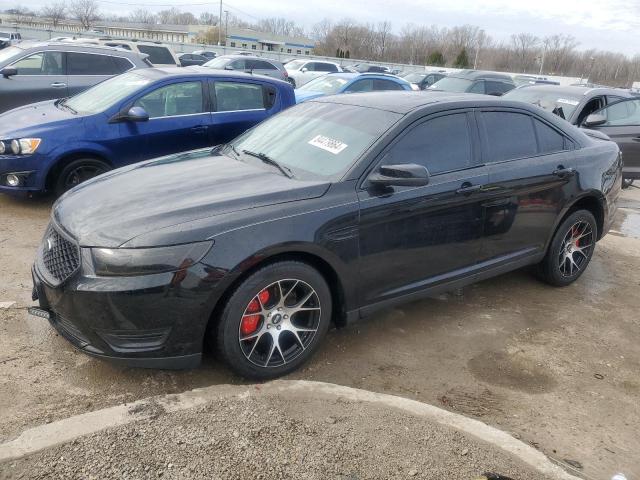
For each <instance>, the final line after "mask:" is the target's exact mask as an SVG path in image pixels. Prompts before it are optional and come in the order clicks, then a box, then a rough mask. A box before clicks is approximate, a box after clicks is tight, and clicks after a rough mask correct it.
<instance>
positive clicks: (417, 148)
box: [384, 113, 474, 175]
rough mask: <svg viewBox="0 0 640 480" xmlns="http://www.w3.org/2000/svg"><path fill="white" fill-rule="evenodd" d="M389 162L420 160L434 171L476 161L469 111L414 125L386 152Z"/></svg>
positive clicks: (386, 161)
mask: <svg viewBox="0 0 640 480" xmlns="http://www.w3.org/2000/svg"><path fill="white" fill-rule="evenodd" d="M384 163H385V164H387V165H392V164H403V163H417V164H418V165H423V166H425V167H427V170H429V173H430V174H431V175H435V174H438V173H443V172H449V171H454V170H461V169H464V168H469V167H472V166H473V165H474V162H473V154H472V143H471V133H470V129H469V122H468V119H467V114H466V113H456V114H453V115H445V116H442V117H437V118H434V119H431V120H427V121H426V122H424V123H422V124H420V125H418V126H416V127H414V128H413V129H412V130H411V131H409V133H407V134H406V135H405V136H404V137H402V138H401V139H400V140H399V141H398V142H397V143H396V144H395V145H394V146H393V147H391V150H389V152H388V153H387V155H385V159H384Z"/></svg>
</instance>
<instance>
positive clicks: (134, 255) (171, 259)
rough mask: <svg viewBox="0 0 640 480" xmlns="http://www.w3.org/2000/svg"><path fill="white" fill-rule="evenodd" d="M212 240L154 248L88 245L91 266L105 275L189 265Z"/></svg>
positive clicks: (199, 256) (163, 270)
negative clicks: (89, 247)
mask: <svg viewBox="0 0 640 480" xmlns="http://www.w3.org/2000/svg"><path fill="white" fill-rule="evenodd" d="M212 245H213V242H199V243H190V244H187V245H175V246H172V247H156V248H92V249H91V256H92V257H93V267H94V270H95V272H96V274H97V275H102V276H106V277H112V276H130V275H131V276H132V275H149V274H152V273H163V272H173V271H176V270H182V269H185V268H189V267H190V266H191V265H193V264H195V263H198V262H199V261H200V260H202V258H203V257H204V256H205V255H206V254H207V252H208V251H209V249H210V248H211V246H212Z"/></svg>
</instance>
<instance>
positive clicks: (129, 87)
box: [65, 72, 151, 115]
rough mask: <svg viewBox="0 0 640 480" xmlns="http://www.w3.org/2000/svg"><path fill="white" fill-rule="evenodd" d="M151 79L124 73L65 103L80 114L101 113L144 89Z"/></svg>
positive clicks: (132, 73)
mask: <svg viewBox="0 0 640 480" xmlns="http://www.w3.org/2000/svg"><path fill="white" fill-rule="evenodd" d="M149 83H151V80H149V79H148V78H145V77H143V76H141V75H138V74H137V73H134V72H130V73H123V74H122V75H118V76H117V77H113V78H110V79H108V80H105V81H104V82H102V83H99V84H98V85H96V86H95V87H92V88H90V89H89V90H85V91H84V92H82V93H79V94H78V95H76V96H75V97H71V98H70V99H69V100H66V101H65V105H66V106H68V107H70V108H72V109H73V110H74V111H76V112H78V113H80V114H87V115H91V114H94V113H100V112H103V111H105V110H106V109H108V108H109V107H111V106H112V105H116V104H117V103H119V102H121V101H123V100H124V99H126V98H127V97H128V96H130V95H132V94H134V93H135V92H137V91H139V90H142V89H143V88H145V87H146V86H147V85H149Z"/></svg>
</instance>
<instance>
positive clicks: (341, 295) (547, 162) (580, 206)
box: [32, 92, 622, 379]
mask: <svg viewBox="0 0 640 480" xmlns="http://www.w3.org/2000/svg"><path fill="white" fill-rule="evenodd" d="M603 138H604V136H603ZM578 158H579V161H578V160H577V159H578ZM621 180H622V177H621V159H620V153H619V150H618V147H617V146H616V144H615V143H613V142H610V141H608V140H603V139H600V138H597V137H589V136H587V135H586V134H585V133H584V132H583V131H581V130H579V129H577V128H575V127H573V126H571V125H569V124H568V123H566V122H564V121H562V120H560V119H559V118H558V117H557V116H555V115H552V114H550V113H547V112H544V111H543V110H541V109H538V108H536V107H534V106H531V105H528V104H524V103H518V102H506V101H501V100H499V99H496V98H492V97H487V96H480V95H467V94H450V93H443V92H440V93H439V92H434V93H433V94H432V95H424V94H421V93H419V92H385V93H370V94H353V95H346V96H345V95H341V96H339V97H325V98H322V99H318V100H312V101H309V102H305V103H303V104H300V105H298V106H295V107H292V108H290V109H288V110H286V111H284V112H283V113H280V114H278V115H276V116H274V117H272V118H271V119H268V120H267V121H265V122H263V123H261V124H260V125H258V126H257V127H255V128H253V129H252V130H250V131H248V132H247V133H245V134H243V135H242V136H240V137H238V138H237V139H235V140H233V141H232V142H231V143H230V144H227V145H222V146H219V147H216V148H214V149H213V150H200V151H195V152H191V153H185V154H182V155H174V156H170V157H164V158H160V159H156V160H152V161H147V162H143V163H140V164H136V165H133V166H129V167H124V168H122V169H119V170H114V171H111V172H109V173H106V174H104V175H102V176H99V177H96V178H95V179H93V180H90V181H88V182H86V183H83V184H81V185H79V186H78V187H76V188H75V189H73V190H71V191H70V192H69V193H67V194H66V195H65V196H63V197H62V198H61V199H60V200H59V201H58V202H57V203H56V204H55V205H54V208H53V213H52V218H51V223H50V225H49V227H48V230H47V232H46V234H45V236H44V239H43V242H42V245H41V247H40V249H39V251H38V254H37V258H36V262H35V265H34V268H33V277H34V282H35V289H34V297H36V298H38V299H39V303H40V307H39V308H34V309H33V310H32V312H33V313H34V314H38V315H41V316H43V317H47V318H49V320H50V321H51V323H52V324H53V326H54V327H55V328H56V329H57V330H58V331H59V332H60V333H61V334H62V335H63V336H64V337H66V338H67V339H68V340H69V341H71V342H72V343H73V344H74V345H75V346H77V347H78V348H80V349H81V350H82V351H84V352H86V353H88V354H90V355H94V356H96V357H100V358H108V359H111V360H115V361H120V362H123V363H125V364H128V365H137V366H145V367H162V368H177V367H192V366H195V365H197V364H198V363H199V362H200V359H201V355H202V351H203V344H204V343H205V342H209V344H210V345H211V346H212V348H213V349H214V350H217V351H218V352H219V354H220V356H221V357H222V358H223V359H224V360H226V362H227V363H228V365H229V366H230V367H231V368H232V369H233V370H235V371H236V372H238V373H239V374H241V375H243V376H246V377H252V378H260V379H266V378H273V377H277V376H280V375H284V374H286V373H288V372H291V371H293V370H295V369H296V368H298V367H299V366H300V365H301V364H302V363H303V362H304V361H305V360H307V359H308V358H309V357H310V356H311V355H312V354H313V352H314V351H315V350H317V348H318V346H319V345H320V343H321V342H322V340H323V337H324V336H325V334H326V332H327V330H328V329H329V326H330V325H331V324H332V323H334V324H336V325H338V326H340V325H343V324H344V323H345V322H346V321H348V320H353V319H356V318H359V317H362V316H365V315H368V314H370V313H371V312H373V311H375V310H378V309H380V308H383V307H388V306H390V305H394V304H397V303H400V302H406V301H410V300H414V299H417V298H421V297H423V296H425V295H430V294H433V293H436V292H441V291H447V290H451V289H455V288H458V287H461V286H463V285H466V284H470V283H473V282H477V281H479V280H482V279H485V278H489V277H492V276H495V275H498V274H501V273H504V272H506V271H509V270H513V269H517V268H521V267H524V266H527V265H536V266H537V270H538V273H539V275H540V276H541V278H542V279H544V280H545V281H546V282H548V283H550V284H552V285H556V286H565V285H569V284H570V283H572V282H574V281H575V280H576V279H578V278H579V277H580V275H582V273H583V272H584V271H585V269H586V268H587V266H588V264H589V261H590V259H591V257H592V255H593V252H594V249H595V246H596V241H598V240H599V239H601V238H602V236H603V235H605V234H606V233H607V231H608V230H609V227H610V225H611V221H612V218H613V215H614V213H615V210H616V199H617V197H618V194H619V192H620V186H621Z"/></svg>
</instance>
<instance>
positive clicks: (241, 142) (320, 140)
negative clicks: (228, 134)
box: [229, 102, 401, 178]
mask: <svg viewBox="0 0 640 480" xmlns="http://www.w3.org/2000/svg"><path fill="white" fill-rule="evenodd" d="M400 118H401V115H399V114H397V113H392V112H387V111H383V110H377V109H372V108H366V107H359V106H354V105H340V104H333V103H327V104H324V103H307V102H305V103H302V104H300V105H297V106H295V107H292V108H289V109H287V110H285V111H284V112H282V113H279V114H278V115H275V116H273V117H271V118H269V119H268V120H266V121H264V122H262V123H260V124H259V125H258V126H257V127H255V128H253V129H251V130H249V131H248V132H247V133H245V134H244V135H241V136H240V137H238V138H237V139H235V140H233V141H232V142H231V145H232V146H233V147H234V148H235V150H236V151H237V152H242V151H243V150H249V151H252V152H255V153H264V154H265V155H267V156H269V157H271V158H272V159H274V160H276V161H277V162H279V163H281V164H283V165H285V166H287V167H289V168H291V169H292V170H293V172H294V174H295V176H296V177H297V178H304V177H311V178H314V177H321V178H340V177H341V176H342V175H343V174H344V173H345V172H346V171H347V170H348V169H349V168H351V166H352V165H353V164H354V163H355V162H356V160H357V159H358V158H359V157H360V155H362V153H363V152H364V151H365V150H366V149H367V148H368V147H369V146H371V145H372V144H373V143H374V142H375V141H376V140H377V139H378V138H380V136H381V135H382V134H383V133H384V132H386V131H387V130H388V129H389V128H390V127H391V126H392V125H393V124H395V123H396V122H397V121H398V120H399V119H400ZM229 149H230V150H231V147H229ZM230 155H231V153H230Z"/></svg>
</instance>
